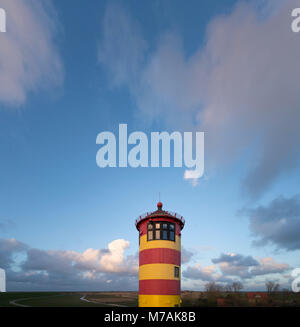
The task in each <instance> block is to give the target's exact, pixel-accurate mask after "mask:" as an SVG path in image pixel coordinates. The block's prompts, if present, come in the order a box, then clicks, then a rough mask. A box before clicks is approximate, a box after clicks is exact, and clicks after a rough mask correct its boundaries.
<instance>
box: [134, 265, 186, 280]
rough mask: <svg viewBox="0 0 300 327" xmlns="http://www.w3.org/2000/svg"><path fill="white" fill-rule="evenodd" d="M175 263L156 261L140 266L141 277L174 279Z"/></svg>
mask: <svg viewBox="0 0 300 327" xmlns="http://www.w3.org/2000/svg"><path fill="white" fill-rule="evenodd" d="M174 267H175V266H174V265H170V264H165V263H154V264H147V265H142V266H140V271H139V279H140V280H143V279H174V280H179V279H180V278H179V277H174Z"/></svg>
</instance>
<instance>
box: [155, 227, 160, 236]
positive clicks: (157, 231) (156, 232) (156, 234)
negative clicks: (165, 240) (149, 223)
mask: <svg viewBox="0 0 300 327" xmlns="http://www.w3.org/2000/svg"><path fill="white" fill-rule="evenodd" d="M156 225H157V224H156ZM155 239H156V240H159V239H160V230H159V229H157V230H156V231H155Z"/></svg>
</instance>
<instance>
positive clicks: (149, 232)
mask: <svg viewBox="0 0 300 327" xmlns="http://www.w3.org/2000/svg"><path fill="white" fill-rule="evenodd" d="M151 240H153V232H152V230H151V231H148V241H151Z"/></svg>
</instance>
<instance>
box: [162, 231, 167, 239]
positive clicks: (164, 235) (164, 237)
mask: <svg viewBox="0 0 300 327" xmlns="http://www.w3.org/2000/svg"><path fill="white" fill-rule="evenodd" d="M162 233H163V237H162V238H163V240H167V239H168V232H167V231H166V230H163V232H162Z"/></svg>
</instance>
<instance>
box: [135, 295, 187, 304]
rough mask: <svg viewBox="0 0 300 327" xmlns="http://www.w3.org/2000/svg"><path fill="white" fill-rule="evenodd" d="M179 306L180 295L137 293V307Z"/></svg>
mask: <svg viewBox="0 0 300 327" xmlns="http://www.w3.org/2000/svg"><path fill="white" fill-rule="evenodd" d="M175 305H177V306H180V305H181V300H180V295H142V294H140V295H139V307H174V306H175Z"/></svg>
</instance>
